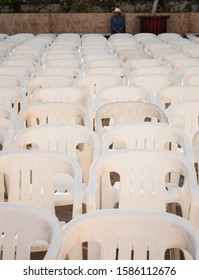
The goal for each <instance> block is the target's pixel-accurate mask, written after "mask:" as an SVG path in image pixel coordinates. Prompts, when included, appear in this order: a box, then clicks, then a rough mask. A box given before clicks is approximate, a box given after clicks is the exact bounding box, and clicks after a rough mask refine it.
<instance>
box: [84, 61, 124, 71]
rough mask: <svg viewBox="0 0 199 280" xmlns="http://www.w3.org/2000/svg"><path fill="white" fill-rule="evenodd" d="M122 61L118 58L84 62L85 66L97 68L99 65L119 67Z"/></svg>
mask: <svg viewBox="0 0 199 280" xmlns="http://www.w3.org/2000/svg"><path fill="white" fill-rule="evenodd" d="M121 66H122V63H121V61H120V60H119V59H116V58H112V59H96V60H92V61H90V62H87V63H86V68H87V69H91V68H99V67H121Z"/></svg>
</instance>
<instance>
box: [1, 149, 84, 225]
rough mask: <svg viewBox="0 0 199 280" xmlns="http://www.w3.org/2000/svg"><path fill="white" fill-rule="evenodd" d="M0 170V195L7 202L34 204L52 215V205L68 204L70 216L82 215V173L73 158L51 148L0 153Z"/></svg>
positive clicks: (54, 213) (53, 210)
mask: <svg viewBox="0 0 199 280" xmlns="http://www.w3.org/2000/svg"><path fill="white" fill-rule="evenodd" d="M0 172H1V183H0V188H1V194H5V198H4V199H6V197H7V201H8V202H14V203H26V204H31V205H35V206H38V207H41V208H44V209H46V210H47V211H49V212H50V213H51V214H53V215H56V212H55V206H63V205H72V206H73V208H72V218H74V217H76V216H78V215H81V214H82V201H83V191H82V172H81V168H80V166H79V164H78V162H77V161H76V160H75V159H73V158H71V157H69V156H67V155H63V154H61V153H58V152H53V151H42V150H17V151H12V152H2V153H1V156H0ZM4 178H5V180H4ZM4 181H5V182H4ZM1 199H2V197H1ZM1 201H2V200H1ZM5 203H6V202H5ZM60 222H61V221H60ZM60 225H63V223H61V224H60Z"/></svg>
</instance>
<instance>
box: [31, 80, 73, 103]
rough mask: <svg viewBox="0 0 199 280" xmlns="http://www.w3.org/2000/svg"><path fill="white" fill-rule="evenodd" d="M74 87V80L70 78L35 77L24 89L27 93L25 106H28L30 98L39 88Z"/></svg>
mask: <svg viewBox="0 0 199 280" xmlns="http://www.w3.org/2000/svg"><path fill="white" fill-rule="evenodd" d="M73 85H74V78H71V77H70V76H68V77H66V76H59V75H48V76H47V75H46V76H45V75H44V76H43V75H42V76H37V77H35V78H33V79H32V80H30V81H29V83H28V84H27V87H26V91H27V94H26V95H27V105H29V104H30V98H31V95H32V94H33V92H34V91H35V90H37V89H40V88H49V87H68V86H73Z"/></svg>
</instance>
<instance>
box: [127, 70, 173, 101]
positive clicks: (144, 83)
mask: <svg viewBox="0 0 199 280" xmlns="http://www.w3.org/2000/svg"><path fill="white" fill-rule="evenodd" d="M176 84H177V81H176V79H175V77H174V76H173V75H162V74H146V75H140V76H135V77H134V76H133V75H132V77H131V78H130V79H129V85H130V86H139V87H142V88H145V89H146V90H148V91H150V92H151V94H152V95H154V96H155V95H156V93H157V92H158V91H159V90H160V89H162V88H164V87H166V86H172V85H176Z"/></svg>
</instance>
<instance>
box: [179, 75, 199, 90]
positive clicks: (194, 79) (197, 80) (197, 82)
mask: <svg viewBox="0 0 199 280" xmlns="http://www.w3.org/2000/svg"><path fill="white" fill-rule="evenodd" d="M182 82H183V85H186V86H197V87H198V86H199V73H198V74H194V75H191V76H189V77H186V78H184V79H183V81H182Z"/></svg>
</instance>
